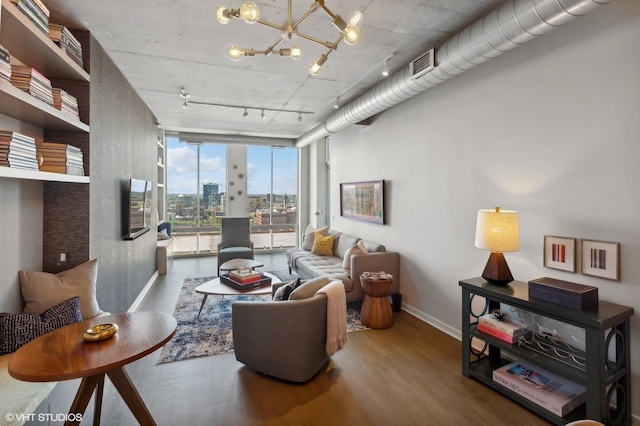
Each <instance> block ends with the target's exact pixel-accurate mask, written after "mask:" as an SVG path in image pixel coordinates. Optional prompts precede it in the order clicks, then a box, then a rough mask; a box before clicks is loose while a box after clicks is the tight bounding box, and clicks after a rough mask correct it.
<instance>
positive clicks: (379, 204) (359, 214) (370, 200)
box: [340, 180, 385, 225]
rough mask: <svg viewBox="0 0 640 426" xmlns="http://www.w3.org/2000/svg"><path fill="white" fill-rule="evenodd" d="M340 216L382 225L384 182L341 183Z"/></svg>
mask: <svg viewBox="0 0 640 426" xmlns="http://www.w3.org/2000/svg"><path fill="white" fill-rule="evenodd" d="M340 216H343V217H348V218H351V219H356V220H363V221H365V222H372V223H379V224H382V225H384V224H385V212H384V180H375V181H369V182H350V183H341V184H340Z"/></svg>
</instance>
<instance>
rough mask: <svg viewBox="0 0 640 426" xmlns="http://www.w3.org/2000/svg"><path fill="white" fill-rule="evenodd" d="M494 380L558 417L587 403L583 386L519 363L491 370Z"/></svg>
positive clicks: (533, 366) (535, 367) (530, 365)
mask: <svg viewBox="0 0 640 426" xmlns="http://www.w3.org/2000/svg"><path fill="white" fill-rule="evenodd" d="M493 381H494V382H496V383H498V384H499V385H501V386H504V387H505V388H507V389H509V390H511V391H513V392H515V393H517V394H518V395H520V396H522V397H524V398H526V399H528V400H529V401H531V402H533V403H535V404H537V405H539V406H540V407H542V408H544V409H546V410H548V411H551V412H552V413H553V414H555V415H557V416H560V417H562V416H566V415H567V414H568V413H569V412H571V411H572V410H574V409H575V408H577V407H578V406H580V405H581V404H582V403H584V402H585V400H586V388H585V387H584V386H582V385H580V384H578V383H574V382H572V381H570V380H567V379H565V378H563V377H560V376H557V375H555V374H553V373H550V372H548V371H546V370H543V369H542V368H539V367H537V366H535V365H532V364H528V363H525V362H522V361H514V362H512V363H510V364H507V365H505V366H504V367H501V368H498V369H496V370H493Z"/></svg>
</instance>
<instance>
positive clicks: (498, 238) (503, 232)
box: [476, 207, 520, 253]
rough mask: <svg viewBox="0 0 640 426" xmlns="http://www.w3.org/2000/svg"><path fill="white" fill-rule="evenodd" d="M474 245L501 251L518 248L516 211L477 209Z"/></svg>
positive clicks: (518, 234) (518, 236) (518, 237)
mask: <svg viewBox="0 0 640 426" xmlns="http://www.w3.org/2000/svg"><path fill="white" fill-rule="evenodd" d="M476 247H478V248H481V249H485V250H491V251H492V252H497V253H502V252H505V251H518V250H520V232H519V229H518V212H517V211H514V210H500V207H496V208H495V209H493V210H489V209H482V210H478V218H477V221H476Z"/></svg>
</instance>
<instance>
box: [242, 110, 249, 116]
mask: <svg viewBox="0 0 640 426" xmlns="http://www.w3.org/2000/svg"><path fill="white" fill-rule="evenodd" d="M247 115H249V112H248V111H247V109H246V108H245V109H244V112H243V113H242V116H243V117H246V116H247Z"/></svg>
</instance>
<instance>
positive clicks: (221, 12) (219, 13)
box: [216, 6, 231, 25]
mask: <svg viewBox="0 0 640 426" xmlns="http://www.w3.org/2000/svg"><path fill="white" fill-rule="evenodd" d="M216 19H217V20H218V22H219V23H221V24H223V25H226V24H228V23H229V22H231V9H229V8H228V7H227V6H218V9H216Z"/></svg>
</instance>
